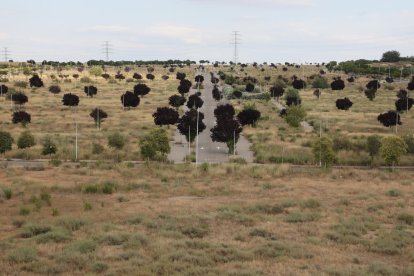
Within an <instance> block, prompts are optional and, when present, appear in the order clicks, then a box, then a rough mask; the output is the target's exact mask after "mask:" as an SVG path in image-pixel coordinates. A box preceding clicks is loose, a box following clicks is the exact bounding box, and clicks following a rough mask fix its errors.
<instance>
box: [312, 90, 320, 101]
mask: <svg viewBox="0 0 414 276" xmlns="http://www.w3.org/2000/svg"><path fill="white" fill-rule="evenodd" d="M313 95H315V97H316V98H318V99H319V98H320V97H321V95H322V92H321V91H320V90H319V89H315V91H313Z"/></svg>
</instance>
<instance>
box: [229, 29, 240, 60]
mask: <svg viewBox="0 0 414 276" xmlns="http://www.w3.org/2000/svg"><path fill="white" fill-rule="evenodd" d="M232 36H234V40H233V41H232V42H231V43H230V44H232V45H233V46H234V54H233V61H234V64H235V65H237V63H238V60H239V53H238V45H240V36H241V35H240V32H239V31H233V33H232Z"/></svg>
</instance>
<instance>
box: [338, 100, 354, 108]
mask: <svg viewBox="0 0 414 276" xmlns="http://www.w3.org/2000/svg"><path fill="white" fill-rule="evenodd" d="M352 105H353V103H352V102H351V100H350V99H348V98H344V99H338V100H336V108H338V109H340V110H348V109H350V108H351V106H352Z"/></svg>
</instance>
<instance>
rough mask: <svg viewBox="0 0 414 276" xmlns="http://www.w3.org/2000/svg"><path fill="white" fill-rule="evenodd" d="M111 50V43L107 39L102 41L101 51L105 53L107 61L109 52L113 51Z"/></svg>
mask: <svg viewBox="0 0 414 276" xmlns="http://www.w3.org/2000/svg"><path fill="white" fill-rule="evenodd" d="M112 50H113V48H112V44H111V43H110V42H109V41H104V44H103V49H102V51H103V53H104V54H105V57H106V61H107V62H108V61H109V54H112V53H113V52H112Z"/></svg>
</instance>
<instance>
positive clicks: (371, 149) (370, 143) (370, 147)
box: [366, 135, 381, 163]
mask: <svg viewBox="0 0 414 276" xmlns="http://www.w3.org/2000/svg"><path fill="white" fill-rule="evenodd" d="M380 147H381V139H380V137H379V136H378V135H371V136H368V138H367V144H366V148H367V151H368V154H369V156H370V157H371V163H372V162H373V160H374V157H375V156H377V155H378V153H379V150H380Z"/></svg>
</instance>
